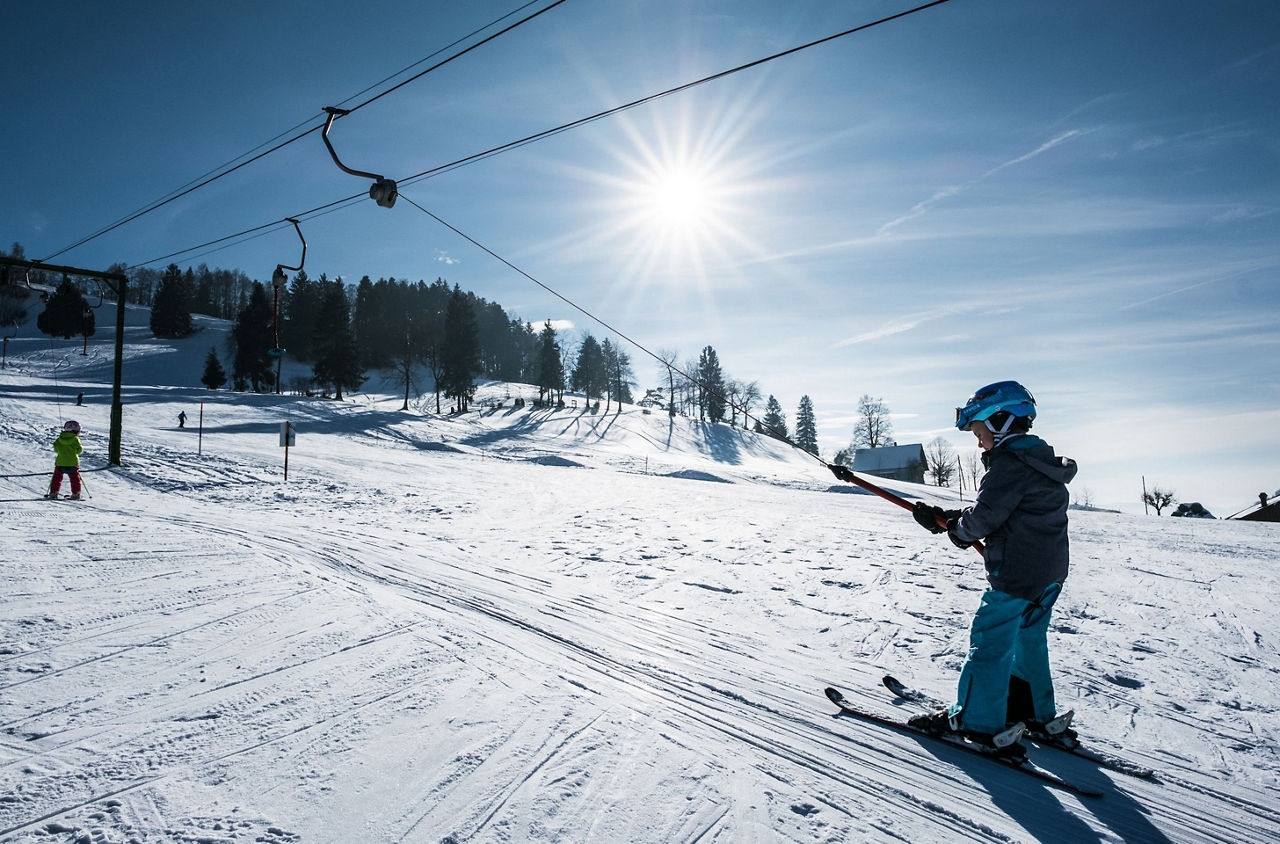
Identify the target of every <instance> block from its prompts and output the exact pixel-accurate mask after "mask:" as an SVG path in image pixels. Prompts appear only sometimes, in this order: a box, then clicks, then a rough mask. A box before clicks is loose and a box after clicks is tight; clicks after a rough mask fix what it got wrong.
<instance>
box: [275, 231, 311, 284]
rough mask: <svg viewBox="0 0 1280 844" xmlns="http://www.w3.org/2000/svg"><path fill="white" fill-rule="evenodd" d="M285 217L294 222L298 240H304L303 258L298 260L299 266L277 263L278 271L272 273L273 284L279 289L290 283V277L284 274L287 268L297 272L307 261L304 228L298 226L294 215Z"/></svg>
mask: <svg viewBox="0 0 1280 844" xmlns="http://www.w3.org/2000/svg"><path fill="white" fill-rule="evenodd" d="M285 219H286V220H288V221H289V222H290V223H293V230H294V231H296V232H297V233H298V240H301V241H302V259H301V260H299V261H298V266H296V267H286V266H285V265H284V264H276V271H275V272H274V273H272V274H271V285H272V286H273V287H275V288H276V289H277V290H279V289H280V288H281V287H284V286H285V284H286V283H288V278H286V276H285V274H284V271H285V270H293V271H294V272H297V271H298V270H300V269H302V265H303V264H305V263H307V239H306V238H305V237H303V236H302V229H301V227H299V226H298V221H297V220H295V219H293V218H292V217H285Z"/></svg>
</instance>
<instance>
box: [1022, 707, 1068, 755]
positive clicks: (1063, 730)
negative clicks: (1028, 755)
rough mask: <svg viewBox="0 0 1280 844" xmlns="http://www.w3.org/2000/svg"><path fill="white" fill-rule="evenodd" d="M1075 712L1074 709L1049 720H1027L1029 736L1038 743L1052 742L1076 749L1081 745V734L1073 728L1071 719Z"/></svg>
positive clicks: (1059, 745)
mask: <svg viewBox="0 0 1280 844" xmlns="http://www.w3.org/2000/svg"><path fill="white" fill-rule="evenodd" d="M1075 714H1076V713H1075V710H1074V709H1072V710H1068V711H1067V712H1065V713H1063V714H1062V715H1059V716H1057V717H1056V718H1052V719H1050V720H1048V721H1044V722H1041V721H1027V722H1026V726H1027V738H1029V739H1031V740H1032V741H1034V742H1036V743H1037V744H1052V745H1057V746H1058V747H1063V748H1066V749H1067V750H1074V749H1075V748H1076V747H1079V746H1080V739H1079V736H1078V735H1077V733H1076V731H1075V730H1073V729H1071V719H1072V718H1074V717H1075Z"/></svg>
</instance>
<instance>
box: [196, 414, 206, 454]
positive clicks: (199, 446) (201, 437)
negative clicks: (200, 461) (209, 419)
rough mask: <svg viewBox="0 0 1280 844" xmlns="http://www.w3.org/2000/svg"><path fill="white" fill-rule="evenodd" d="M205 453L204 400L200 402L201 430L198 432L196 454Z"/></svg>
mask: <svg viewBox="0 0 1280 844" xmlns="http://www.w3.org/2000/svg"><path fill="white" fill-rule="evenodd" d="M202 454H204V402H200V431H199V433H197V434H196V456H197V457H199V456H200V455H202Z"/></svg>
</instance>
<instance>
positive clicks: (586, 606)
mask: <svg viewBox="0 0 1280 844" xmlns="http://www.w3.org/2000/svg"><path fill="white" fill-rule="evenodd" d="M144 313H145V312H141V311H139V312H136V313H135V315H134V318H137V319H139V320H140V323H139V325H140V327H139V329H138V333H137V335H136V336H134V335H132V334H131V335H130V337H129V338H128V339H129V347H128V352H127V358H128V360H127V363H126V368H125V381H126V388H125V409H124V413H125V431H124V449H123V454H124V458H123V462H124V465H123V467H121V468H115V469H107V468H105V462H106V460H105V454H106V435H107V425H108V418H109V408H108V404H107V402H108V398H109V383H107V379H108V378H109V373H110V367H109V365H108V364H109V361H110V355H111V352H110V347H109V345H108V344H109V342H110V338H111V334H110V330H109V327H107V330H104V328H103V327H102V326H101V325H100V329H99V335H98V336H97V337H95V338H94V341H95V342H94V343H92V344H90V352H91V355H90V356H89V357H87V358H82V357H80V356H79V351H80V347H79V344H78V343H76V342H74V341H53V342H50V341H49V340H48V339H47V338H42V339H39V340H36V339H33V338H32V333H31V332H26V333H25V334H24V336H25V338H26V339H25V340H16V341H14V342H13V343H11V344H10V346H9V358H10V360H9V363H10V364H11V366H10V368H8V369H5V370H3V371H0V462H2V464H3V466H4V467H5V468H4V470H3V472H0V547H2V548H3V553H2V554H0V575H2V576H3V578H4V582H5V584H6V588H5V591H4V594H3V597H2V598H0V604H2V608H3V611H2V612H0V686H3V694H2V695H0V723H2V724H3V729H2V730H0V839H3V840H12V841H23V842H48V841H76V842H79V841H85V842H126V841H183V842H197V841H200V842H203V841H211V842H220V841H267V842H292V841H308V842H312V841H323V842H392V841H424V842H439V841H452V842H463V841H518V842H523V841H543V842H550V841H601V842H620V841H629V842H631V841H634V842H668V841H689V842H693V841H698V842H713V841H717V842H730V841H734V842H737V841H772V840H781V841H815V842H816V841H889V840H895V841H954V840H978V841H1024V840H1047V841H1073V842H1074V841H1222V842H1237V841H1275V840H1277V839H1280V785H1277V775H1278V774H1280V748H1278V745H1277V739H1278V737H1280V682H1277V681H1278V679H1280V678H1278V677H1277V673H1278V672H1280V657H1278V655H1277V643H1278V642H1280V621H1277V618H1276V613H1275V611H1274V603H1275V595H1276V593H1277V590H1278V588H1280V531H1277V529H1276V526H1275V525H1269V524H1252V523H1240V522H1220V521H1207V520H1205V521H1201V520H1195V519H1156V518H1145V517H1139V516H1129V515H1119V514H1107V513H1073V515H1072V550H1073V569H1072V576H1071V578H1070V580H1069V581H1068V584H1067V588H1066V591H1065V593H1064V595H1063V598H1062V599H1061V601H1060V602H1059V605H1058V609H1057V610H1056V616H1055V622H1054V625H1053V628H1052V630H1051V634H1050V644H1051V648H1052V649H1053V658H1054V665H1055V670H1056V675H1057V679H1058V687H1059V702H1060V704H1061V705H1062V706H1063V707H1064V708H1065V707H1072V708H1074V709H1075V710H1076V712H1077V713H1078V715H1077V725H1078V727H1079V728H1080V730H1081V733H1082V735H1083V737H1084V738H1085V739H1086V740H1088V741H1089V742H1090V743H1092V744H1094V745H1096V746H1097V747H1099V748H1102V749H1107V750H1110V751H1112V752H1115V753H1122V754H1124V755H1125V756H1127V757H1130V758H1132V759H1134V760H1135V761H1138V762H1140V763H1142V764H1145V765H1149V766H1150V767H1152V768H1155V769H1156V771H1157V772H1158V774H1157V779H1156V780H1155V781H1145V780H1139V779H1135V778H1132V777H1125V776H1122V775H1119V774H1115V773H1112V772H1109V771H1103V770H1099V769H1097V768H1095V767H1093V766H1091V765H1090V764H1088V763H1086V762H1083V761H1081V760H1078V759H1075V758H1071V757H1068V756H1065V755H1063V754H1060V753H1057V752H1056V751H1052V750H1043V749H1042V750H1036V751H1033V755H1034V757H1035V759H1036V761H1037V762H1039V763H1040V764H1042V765H1044V766H1045V767H1047V768H1050V769H1052V770H1054V771H1056V772H1058V773H1060V774H1062V775H1063V776H1066V777H1069V778H1071V779H1072V780H1075V781H1077V782H1082V783H1086V784H1088V785H1090V786H1092V787H1095V788H1097V789H1100V790H1101V791H1102V792H1103V793H1104V795H1103V796H1102V797H1099V798H1086V797H1076V796H1073V795H1071V794H1068V793H1065V792H1062V791H1058V790H1053V789H1051V788H1049V787H1046V786H1045V785H1043V784H1041V783H1039V782H1038V781H1037V780H1034V779H1031V778H1029V777H1027V776H1025V775H1023V774H1021V773H1018V772H1016V771H1010V770H1007V769H1004V768H1002V767H999V766H997V765H996V764H994V763H992V762H990V761H987V760H983V759H979V758H977V757H975V756H972V755H969V754H965V753H963V752H960V751H957V750H954V749H952V748H948V747H945V746H941V745H938V744H936V743H934V742H931V741H929V740H925V739H917V738H913V737H911V736H908V735H904V734H900V733H897V732H894V731H891V730H888V729H885V728H883V727H880V726H876V725H874V724H871V723H861V722H858V721H856V720H854V719H852V718H848V717H840V718H837V717H834V716H833V714H832V713H833V709H832V707H831V705H830V704H829V703H828V702H827V700H826V699H825V698H824V697H823V695H822V688H823V686H825V685H828V684H834V685H837V686H840V687H841V688H843V689H845V690H846V691H847V694H848V695H849V696H850V697H851V698H853V699H854V700H856V701H858V702H860V703H862V704H863V705H865V706H868V707H875V708H877V709H878V710H880V711H883V712H886V713H895V712H897V713H901V714H903V715H906V714H908V712H909V711H910V707H909V706H908V705H904V704H903V705H900V704H898V703H895V701H894V700H893V699H891V698H889V696H888V695H887V694H886V693H885V692H884V691H883V690H882V689H881V688H880V687H879V678H880V677H881V675H882V674H884V673H885V672H886V671H891V672H893V673H895V674H897V675H898V676H899V677H901V678H902V679H904V680H907V681H909V682H910V683H912V684H914V685H916V686H918V687H920V688H922V689H925V690H927V691H929V692H931V693H933V694H935V695H938V696H947V695H948V694H949V693H950V692H951V691H952V685H953V683H954V681H955V678H956V675H957V672H958V670H959V667H960V663H961V660H962V659H963V655H964V652H965V649H966V647H967V625H968V621H969V618H970V616H971V614H972V611H973V610H974V608H975V607H976V605H977V601H978V597H979V595H980V594H981V589H982V586H983V580H982V577H981V568H980V561H979V560H978V558H977V557H976V555H974V554H972V553H969V552H960V551H957V550H956V549H954V548H953V547H952V546H951V545H950V544H949V543H947V542H946V541H945V540H939V539H938V538H937V537H933V536H931V535H929V534H926V533H924V532H923V531H921V530H920V529H919V528H918V527H917V526H916V525H915V523H914V522H913V521H912V520H911V519H910V517H909V516H908V515H907V514H906V513H904V512H903V511H902V510H900V509H898V508H896V507H894V506H892V505H890V504H888V503H886V502H884V501H882V500H880V499H878V498H875V497H872V496H869V495H865V494H837V492H846V491H848V490H849V489H851V488H849V487H833V480H832V479H831V477H830V475H829V474H828V473H827V472H826V470H825V469H824V468H823V467H822V466H821V465H820V464H819V463H818V462H816V461H814V460H812V459H810V458H808V457H806V456H804V455H802V454H799V453H797V452H796V451H794V450H792V449H789V448H787V447H785V446H782V445H781V444H779V443H777V442H775V441H772V440H768V439H764V438H759V437H756V436H754V435H750V434H744V433H743V432H741V431H738V430H730V429H728V428H725V427H723V426H704V425H699V424H697V423H692V422H689V421H688V420H682V419H677V420H670V419H668V418H667V417H666V416H665V415H663V414H661V413H658V412H655V413H652V414H645V413H644V412H643V411H641V410H640V409H638V408H634V407H626V408H624V409H623V410H622V412H621V413H615V412H613V411H612V410H611V412H610V413H608V414H605V413H600V414H597V415H591V414H586V413H584V412H582V411H581V410H580V409H575V408H568V409H566V410H561V411H538V410H533V409H531V408H519V409H517V408H513V407H512V406H511V402H509V401H504V406H502V407H498V408H491V409H484V408H481V409H480V410H479V412H475V413H470V414H467V415H466V416H464V417H462V418H457V419H449V418H444V419H442V418H437V417H434V416H432V415H428V414H424V413H422V412H419V411H417V410H411V411H408V412H400V411H399V410H398V408H399V405H400V399H397V398H395V397H394V396H388V397H382V396H379V395H376V394H361V395H359V396H357V397H356V400H355V401H348V402H343V403H337V402H331V401H325V400H320V399H296V398H290V397H283V396H254V395H242V394H234V393H229V392H225V391H223V392H218V393H212V392H209V391H206V390H203V389H198V388H193V387H191V386H190V385H191V384H193V383H195V380H196V379H197V378H198V373H199V370H200V362H201V361H202V359H203V356H204V354H205V353H207V351H208V349H209V347H210V345H216V344H215V343H214V342H213V341H211V338H213V337H215V336H216V335H217V333H218V332H219V331H222V330H225V326H222V325H220V324H213V323H211V324H209V325H208V326H207V327H206V331H205V332H202V334H201V335H197V337H196V338H193V339H191V340H188V341H183V342H182V343H177V344H160V343H155V342H154V341H149V340H147V339H146V332H145V329H143V328H141V326H144V325H145V316H144ZM104 321H105V320H103V318H101V317H100V319H99V322H100V323H102V322H104ZM24 343H25V345H23V344H24ZM219 349H220V350H221V347H220V346H219ZM192 372H194V373H195V374H194V376H191V375H190V373H192ZM519 389H520V388H519V387H508V386H507V385H487V386H486V387H484V388H483V390H482V392H481V395H480V399H481V400H484V399H486V398H491V399H505V398H506V396H507V393H508V392H509V391H513V390H514V391H516V392H518V391H519ZM80 392H83V393H84V394H85V402H86V403H85V406H84V407H75V406H74V405H75V396H76V394H77V393H80ZM394 392H395V391H394V388H393V387H389V388H388V393H394ZM512 394H513V395H514V394H515V392H513V393H512ZM201 401H203V402H204V429H203V435H202V436H201V435H200V434H199V433H198V432H197V430H196V428H195V425H196V423H197V420H198V417H199V413H200V410H199V403H200V402H201ZM179 411H185V412H186V413H187V415H188V427H187V428H185V429H182V430H179V429H178V428H177V423H176V417H177V415H178V413H179ZM66 418H76V419H78V420H79V421H80V422H81V423H82V424H83V425H84V427H85V431H86V432H85V434H84V437H83V439H84V442H85V447H86V452H85V455H84V467H85V469H86V470H87V471H86V473H85V479H86V482H87V489H88V492H89V494H90V496H91V497H90V498H89V499H88V500H86V501H84V502H79V503H75V502H61V501H60V502H48V501H44V500H41V499H39V497H38V496H39V494H40V493H41V492H42V491H43V489H44V488H45V486H46V485H47V482H48V474H47V473H48V472H49V470H50V468H51V466H52V462H51V460H52V454H51V451H50V444H51V442H52V440H53V437H54V432H55V430H56V429H57V427H58V426H59V424H60V423H61V421H62V420H64V419H66ZM285 420H289V421H291V422H293V423H294V424H295V426H296V427H297V431H298V441H297V445H296V447H294V448H292V449H290V453H289V478H288V480H287V481H285V480H284V479H283V458H284V455H283V449H281V448H280V447H279V445H278V427H279V424H280V423H281V422H283V421H285ZM1044 434H1045V436H1046V437H1048V438H1049V439H1052V436H1053V432H1052V430H1046V431H1045V432H1044ZM198 451H199V453H198ZM895 489H897V490H898V491H899V492H901V493H903V494H905V495H908V496H911V497H915V496H917V495H919V496H929V497H932V498H935V499H936V500H940V501H944V500H945V501H954V493H950V492H947V491H940V490H936V489H932V488H924V487H920V488H913V487H911V486H909V485H897V486H895Z"/></svg>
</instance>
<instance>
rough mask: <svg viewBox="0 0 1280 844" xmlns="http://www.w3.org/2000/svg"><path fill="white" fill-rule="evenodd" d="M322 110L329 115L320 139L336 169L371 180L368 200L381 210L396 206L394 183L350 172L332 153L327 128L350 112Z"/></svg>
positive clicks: (339, 109)
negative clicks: (331, 157)
mask: <svg viewBox="0 0 1280 844" xmlns="http://www.w3.org/2000/svg"><path fill="white" fill-rule="evenodd" d="M324 110H325V111H326V112H328V113H329V119H328V120H326V121H325V123H324V132H323V133H321V135H320V137H321V138H323V139H324V145H325V146H327V147H328V148H329V155H331V156H333V163H334V164H336V165H338V169H339V170H341V171H342V172H344V173H350V174H351V175H352V176H363V177H364V178H366V179H373V184H372V185H370V186H369V198H370V199H372V200H373V201H374V202H376V203H378V204H379V205H380V206H382V207H383V208H390V207H391V206H393V205H395V204H396V197H397V196H398V195H399V192H398V191H397V189H396V183H395V182H394V181H392V180H391V179H384V178H383V177H382V176H379V175H378V174H377V173H366V172H365V171H363V170H352V169H351V168H350V167H348V166H347V165H345V164H343V163H342V162H341V161H340V160H339V159H338V153H336V152H334V150H333V144H331V143H329V127H331V126H333V121H334V120H335V119H336V118H339V117H341V116H342V115H344V114H350V113H351V111H350V110H349V109H345V108H338V107H336V106H325V107H324Z"/></svg>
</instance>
